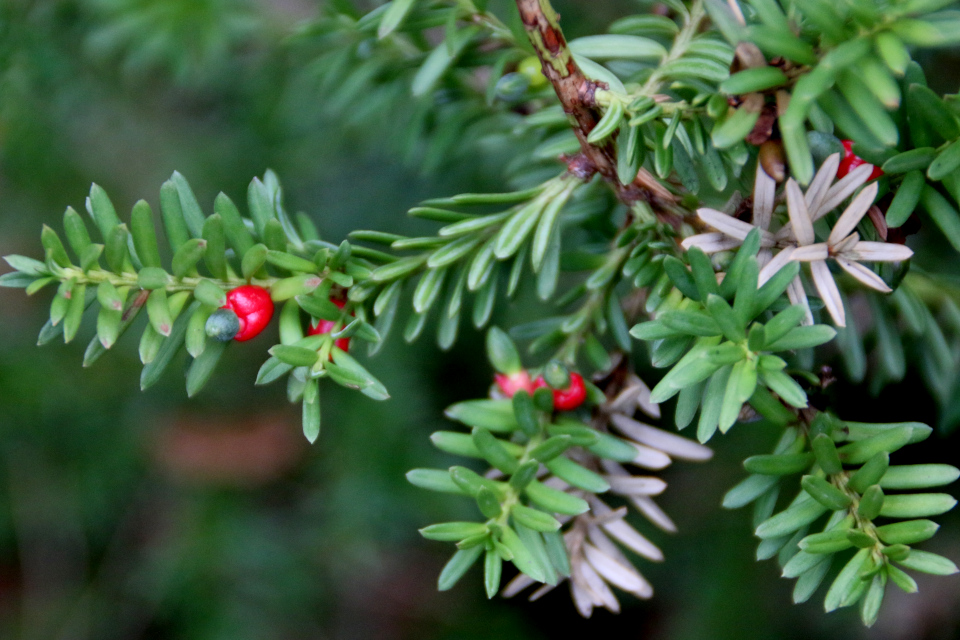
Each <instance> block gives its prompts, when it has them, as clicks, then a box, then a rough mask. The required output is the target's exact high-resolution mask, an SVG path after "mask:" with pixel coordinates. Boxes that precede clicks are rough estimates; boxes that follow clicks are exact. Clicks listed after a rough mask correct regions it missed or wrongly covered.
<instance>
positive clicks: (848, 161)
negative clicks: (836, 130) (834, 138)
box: [837, 140, 883, 181]
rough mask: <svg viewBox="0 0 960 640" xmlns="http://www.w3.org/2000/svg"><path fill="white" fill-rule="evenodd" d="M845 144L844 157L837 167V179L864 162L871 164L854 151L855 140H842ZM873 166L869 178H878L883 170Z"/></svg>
mask: <svg viewBox="0 0 960 640" xmlns="http://www.w3.org/2000/svg"><path fill="white" fill-rule="evenodd" d="M841 143H842V144H843V158H842V159H841V160H840V165H839V166H838V167H837V179H838V180H839V179H840V178H842V177H844V176H845V175H847V174H848V173H850V172H851V171H853V170H854V169H856V168H857V167H859V166H860V165H863V164H870V163H869V162H867V161H866V160H864V159H863V158H861V157H860V156H858V155H857V154H855V153H854V152H853V141H852V140H841ZM871 166H873V171H871V172H870V177H869V178H868V179H867V180H868V181H869V180H876V179H877V178H879V177H880V176H882V175H883V171H881V170H880V167H877V166H874V165H871Z"/></svg>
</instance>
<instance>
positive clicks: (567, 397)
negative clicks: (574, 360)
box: [533, 371, 587, 411]
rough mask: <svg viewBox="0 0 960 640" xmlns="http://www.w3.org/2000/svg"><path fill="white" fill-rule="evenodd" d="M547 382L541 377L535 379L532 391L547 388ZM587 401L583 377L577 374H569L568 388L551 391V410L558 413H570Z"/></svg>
mask: <svg viewBox="0 0 960 640" xmlns="http://www.w3.org/2000/svg"><path fill="white" fill-rule="evenodd" d="M547 386H549V385H548V384H547V381H546V380H544V379H543V376H540V377H539V378H537V379H536V380H535V381H534V383H533V388H534V389H539V388H540V387H547ZM586 399H587V387H586V385H584V384H583V376H581V375H580V374H579V373H576V372H573V371H571V372H570V386H569V387H567V388H566V389H554V390H553V408H554V409H559V410H560V411H572V410H573V409H576V408H577V407H579V406H580V405H582V404H583V401H584V400H586Z"/></svg>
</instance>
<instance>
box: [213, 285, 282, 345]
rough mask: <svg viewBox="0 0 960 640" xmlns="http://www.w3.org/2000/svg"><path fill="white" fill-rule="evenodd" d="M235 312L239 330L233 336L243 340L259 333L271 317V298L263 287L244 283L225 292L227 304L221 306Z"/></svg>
mask: <svg viewBox="0 0 960 640" xmlns="http://www.w3.org/2000/svg"><path fill="white" fill-rule="evenodd" d="M221 308H222V309H229V310H231V311H233V312H234V313H235V314H237V319H238V320H239V321H240V330H239V331H238V332H237V335H235V336H234V337H233V339H234V340H236V341H237V342H244V341H245V340H250V339H251V338H255V337H256V336H258V335H260V332H261V331H263V330H264V329H265V328H266V327H267V325H268V324H270V319H271V318H273V300H271V299H270V292H269V291H267V290H266V289H264V288H263V287H258V286H256V285H252V284H245V285H242V286H239V287H237V288H236V289H233V290H231V291H230V292H229V293H227V304H225V305H223V307H221Z"/></svg>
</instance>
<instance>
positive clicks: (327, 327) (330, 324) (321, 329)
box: [307, 298, 350, 359]
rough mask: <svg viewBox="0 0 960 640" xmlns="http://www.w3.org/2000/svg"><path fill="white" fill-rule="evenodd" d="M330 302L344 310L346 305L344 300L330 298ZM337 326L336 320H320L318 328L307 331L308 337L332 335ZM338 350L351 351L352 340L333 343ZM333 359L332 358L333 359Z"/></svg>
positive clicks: (341, 339) (346, 339)
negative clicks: (324, 334)
mask: <svg viewBox="0 0 960 640" xmlns="http://www.w3.org/2000/svg"><path fill="white" fill-rule="evenodd" d="M330 302H332V303H333V304H335V305H337V306H338V307H339V308H341V309H343V306H344V305H345V304H346V301H344V300H338V299H336V298H330ZM336 325H337V323H336V322H335V321H334V320H318V321H317V326H315V327H311V328H310V330H309V331H307V335H311V336H319V335H321V334H323V333H330V332H331V331H333V328H334V327H335V326H336ZM333 344H334V345H335V346H336V347H337V348H338V349H341V350H342V351H347V350H349V349H350V338H337V340H336V341H334V343H333ZM331 359H332V358H331Z"/></svg>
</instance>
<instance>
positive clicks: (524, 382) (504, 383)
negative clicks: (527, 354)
mask: <svg viewBox="0 0 960 640" xmlns="http://www.w3.org/2000/svg"><path fill="white" fill-rule="evenodd" d="M493 379H494V380H495V381H496V383H497V386H498V387H500V391H502V392H503V395H505V396H507V397H508V398H512V397H513V396H514V394H515V393H516V392H517V391H526V392H527V393H529V394H531V395H533V389H534V387H533V383H532V382H531V381H530V374H529V373H527V372H526V371H524V370H522V369H521V370H520V371H517V372H516V373H495V374H494V375H493Z"/></svg>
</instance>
